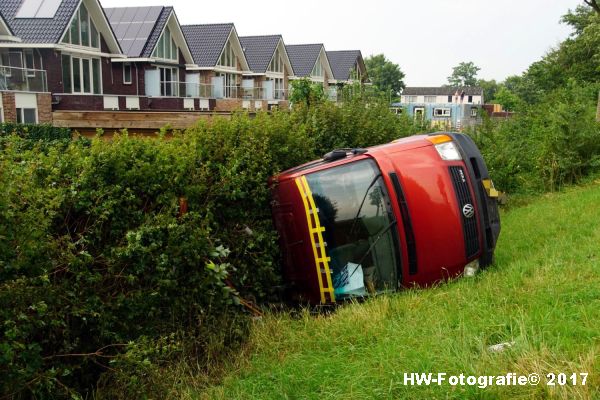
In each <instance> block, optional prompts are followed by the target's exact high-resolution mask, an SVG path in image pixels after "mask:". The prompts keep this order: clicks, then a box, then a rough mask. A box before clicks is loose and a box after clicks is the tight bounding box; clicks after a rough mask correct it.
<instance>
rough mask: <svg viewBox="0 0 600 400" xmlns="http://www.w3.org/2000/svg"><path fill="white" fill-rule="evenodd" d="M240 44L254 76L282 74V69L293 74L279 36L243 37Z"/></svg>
mask: <svg viewBox="0 0 600 400" xmlns="http://www.w3.org/2000/svg"><path fill="white" fill-rule="evenodd" d="M240 42H241V44H242V47H243V50H244V54H245V56H246V59H247V60H248V65H249V68H250V70H251V71H252V72H253V73H254V74H265V73H269V74H270V73H275V74H277V73H283V69H284V68H285V69H287V71H288V74H290V75H291V74H293V69H292V65H291V63H290V59H289V57H288V54H287V51H286V49H285V45H284V43H283V38H282V37H281V35H266V36H243V37H240Z"/></svg>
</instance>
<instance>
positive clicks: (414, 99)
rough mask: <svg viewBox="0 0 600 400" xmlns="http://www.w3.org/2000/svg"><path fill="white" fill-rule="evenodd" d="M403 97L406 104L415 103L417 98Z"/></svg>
mask: <svg viewBox="0 0 600 400" xmlns="http://www.w3.org/2000/svg"><path fill="white" fill-rule="evenodd" d="M404 97H405V98H404V100H406V102H407V103H416V102H417V100H418V97H419V96H409V95H406V96H404Z"/></svg>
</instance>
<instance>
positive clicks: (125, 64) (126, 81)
mask: <svg viewBox="0 0 600 400" xmlns="http://www.w3.org/2000/svg"><path fill="white" fill-rule="evenodd" d="M125 68H129V80H127V79H126V78H125V76H126V75H125ZM132 82H133V67H132V65H131V63H128V62H126V63H123V84H124V85H131V83H132Z"/></svg>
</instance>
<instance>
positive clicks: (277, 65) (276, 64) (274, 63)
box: [267, 48, 283, 72]
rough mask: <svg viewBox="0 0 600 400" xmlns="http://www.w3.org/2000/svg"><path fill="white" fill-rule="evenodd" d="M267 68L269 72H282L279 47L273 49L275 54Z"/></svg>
mask: <svg viewBox="0 0 600 400" xmlns="http://www.w3.org/2000/svg"><path fill="white" fill-rule="evenodd" d="M267 70H268V71H270V72H283V58H282V57H281V53H280V51H279V48H277V50H275V54H274V55H273V59H272V60H271V63H270V64H269V68H268V69H267Z"/></svg>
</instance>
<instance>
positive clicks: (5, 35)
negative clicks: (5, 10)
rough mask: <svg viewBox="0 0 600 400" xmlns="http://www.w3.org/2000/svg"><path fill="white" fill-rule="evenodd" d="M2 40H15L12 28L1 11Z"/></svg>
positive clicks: (0, 32) (0, 34)
mask: <svg viewBox="0 0 600 400" xmlns="http://www.w3.org/2000/svg"><path fill="white" fill-rule="evenodd" d="M0 40H10V41H12V40H15V36H14V35H13V33H12V30H11V29H10V27H9V26H8V24H7V23H6V21H5V20H4V16H3V15H2V13H0Z"/></svg>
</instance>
